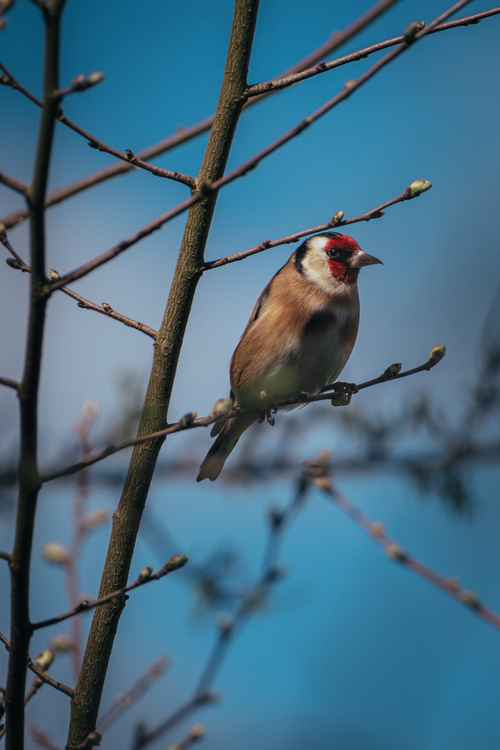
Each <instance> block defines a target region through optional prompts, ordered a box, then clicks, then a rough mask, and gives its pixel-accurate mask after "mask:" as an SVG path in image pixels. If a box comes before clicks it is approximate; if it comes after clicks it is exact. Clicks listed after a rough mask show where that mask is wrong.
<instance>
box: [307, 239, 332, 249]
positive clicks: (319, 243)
mask: <svg viewBox="0 0 500 750" xmlns="http://www.w3.org/2000/svg"><path fill="white" fill-rule="evenodd" d="M329 242H331V240H330V239H329V238H328V237H312V239H310V240H309V242H308V245H309V250H310V251H311V250H312V251H313V252H322V253H324V252H325V247H326V246H327V245H328V243H329Z"/></svg>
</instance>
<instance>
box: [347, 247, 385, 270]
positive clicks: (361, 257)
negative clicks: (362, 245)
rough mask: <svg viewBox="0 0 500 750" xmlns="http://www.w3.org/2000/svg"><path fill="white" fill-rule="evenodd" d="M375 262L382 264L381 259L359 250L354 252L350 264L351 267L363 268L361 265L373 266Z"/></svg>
mask: <svg viewBox="0 0 500 750" xmlns="http://www.w3.org/2000/svg"><path fill="white" fill-rule="evenodd" d="M376 263H381V264H382V265H383V263H382V261H381V260H379V259H378V258H376V257H375V256H374V255H369V254H368V253H365V251H364V250H361V251H360V252H359V253H356V255H355V256H354V258H353V259H352V260H351V263H350V266H351V268H363V266H374V265H375V264H376Z"/></svg>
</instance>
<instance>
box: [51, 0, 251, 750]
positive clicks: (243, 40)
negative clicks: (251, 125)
mask: <svg viewBox="0 0 500 750" xmlns="http://www.w3.org/2000/svg"><path fill="white" fill-rule="evenodd" d="M257 8H258V0H236V6H235V13H234V19H233V27H232V32H231V39H230V42H229V50H228V54H227V62H226V69H225V73H224V80H223V84H222V89H221V94H220V98H219V103H218V107H217V114H216V117H215V120H214V123H213V127H212V131H211V136H210V140H209V142H208V145H207V149H206V152H205V157H204V161H203V165H202V168H201V171H200V174H199V178H198V181H197V183H199V182H212V181H215V180H218V179H220V177H221V176H222V175H223V173H224V169H225V167H226V163H227V159H228V156H229V150H230V147H231V143H232V141H233V137H234V132H235V129H236V125H237V122H238V119H239V116H240V114H241V109H242V95H243V93H244V91H245V89H246V87H247V71H248V64H249V60H250V52H251V48H252V42H253V36H254V30H255V22H256V17H257ZM216 200H217V196H216V194H215V193H211V194H210V195H208V196H207V195H203V196H202V197H201V198H200V199H199V201H197V205H196V206H194V203H193V206H192V210H191V211H190V212H189V216H188V220H187V223H186V227H185V230H184V237H183V241H182V245H181V249H180V253H179V258H178V261H177V266H176V269H175V273H174V278H173V281H172V286H171V288H170V293H169V297H168V301H167V305H166V308H165V313H164V317H163V321H162V324H161V327H160V330H159V333H158V337H157V339H156V342H155V350H154V357H153V364H152V369H151V375H150V379H149V385H148V390H147V393H146V397H145V402H144V408H143V412H142V415H141V419H140V422H139V430H138V434H139V435H143V434H146V433H150V432H152V431H155V430H158V429H159V428H161V427H162V426H163V424H164V423H165V415H166V414H167V410H168V406H169V402H170V394H171V391H172V386H173V382H174V378H175V373H176V369H177V362H178V358H179V353H180V349H181V346H182V340H183V336H184V331H185V329H186V326H187V322H188V318H189V313H190V310H191V304H192V300H193V297H194V293H195V290H196V286H197V283H198V280H199V278H200V271H199V269H200V267H201V265H202V264H203V260H204V249H205V244H206V240H207V235H208V231H209V228H210V224H211V221H212V217H213V212H214V209H215V204H216ZM61 282H62V279H61ZM61 282H60V285H61V286H63V285H64V284H63V283H61ZM163 440H164V436H163V437H161V438H158V439H156V440H154V441H152V442H150V443H148V444H147V445H136V446H135V449H134V452H133V454H132V457H131V460H130V465H129V471H128V475H127V479H126V482H125V486H124V488H123V492H122V496H121V498H120V503H119V506H118V509H117V512H116V513H115V514H114V517H113V528H112V532H111V539H110V542H109V546H108V552H107V557H106V562H105V565H104V571H103V575H102V579H101V589H100V596H101V597H102V596H106V595H107V594H109V593H110V592H112V591H116V590H117V589H120V588H122V587H123V586H124V585H125V584H126V582H127V577H128V572H129V568H130V563H131V559H132V555H133V551H134V545H135V541H136V538H137V533H138V530H139V524H140V521H141V517H142V512H143V510H144V506H145V502H146V498H147V494H148V490H149V485H150V482H151V479H152V476H153V472H154V469H155V466H156V460H157V457H158V454H159V451H160V448H161V446H162V444H163ZM120 610H121V607H120V603H119V602H113V603H112V604H110V606H109V607H105V608H98V609H97V610H96V611H95V613H94V617H93V621H92V626H91V630H90V635H89V639H88V642H87V649H86V653H85V658H84V661H83V665H82V670H81V673H80V679H79V681H78V685H77V688H76V691H75V700H74V701H73V704H72V711H71V723H70V729H69V737H68V748H69V750H73V748H75V747H77V746H78V745H79V744H80V743H81V742H82V741H83V740H84V739H85V737H86V736H87V735H88V734H89V732H91V731H92V730H93V729H94V728H95V723H96V719H97V714H98V710H99V703H100V700H101V694H102V688H103V684H104V679H105V676H106V670H107V666H108V661H109V657H110V655H111V651H112V648H113V643H114V638H115V634H116V630H117V627H118V622H119V619H120V614H121V611H120Z"/></svg>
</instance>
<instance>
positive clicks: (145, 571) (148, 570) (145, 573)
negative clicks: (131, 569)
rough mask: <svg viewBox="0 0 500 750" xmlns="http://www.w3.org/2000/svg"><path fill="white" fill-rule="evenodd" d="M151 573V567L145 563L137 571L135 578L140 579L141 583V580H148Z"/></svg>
mask: <svg viewBox="0 0 500 750" xmlns="http://www.w3.org/2000/svg"><path fill="white" fill-rule="evenodd" d="M152 573H153V568H151V567H150V566H149V565H146V566H145V567H144V568H143V569H142V570H141V572H140V573H139V576H138V579H137V580H138V581H140V582H141V583H142V582H143V581H148V580H149V579H150V578H151V575H152Z"/></svg>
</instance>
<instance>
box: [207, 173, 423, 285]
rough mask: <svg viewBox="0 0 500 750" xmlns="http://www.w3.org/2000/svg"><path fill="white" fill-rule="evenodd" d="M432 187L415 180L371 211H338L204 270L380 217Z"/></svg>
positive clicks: (219, 260)
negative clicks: (356, 213) (348, 213)
mask: <svg viewBox="0 0 500 750" xmlns="http://www.w3.org/2000/svg"><path fill="white" fill-rule="evenodd" d="M431 187H432V184H431V183H430V182H429V180H414V182H412V183H411V185H410V186H409V187H407V188H406V190H404V191H403V192H402V193H401V195H398V196H397V197H396V198H392V199H391V200H388V201H385V202H384V203H381V204H380V205H379V206H376V207H375V208H372V209H371V210H370V211H366V212H365V213H363V214H360V215H359V216H354V217H353V218H352V219H344V212H343V211H337V212H336V213H335V215H334V216H333V217H332V218H331V219H330V221H328V222H326V223H325V224H318V225H317V226H314V227H309V228H308V229H301V230H300V231H299V232H294V233H293V234H288V235H286V236H285V237H280V238H279V239H277V240H264V241H263V242H260V243H259V244H258V245H255V246H254V247H250V248H249V249H248V250H242V251H241V252H239V253H232V254H231V255H226V256H225V257H224V258H217V259H216V260H212V261H210V260H209V261H207V262H206V263H205V265H204V266H203V270H204V271H210V270H212V269H213V268H220V267H221V266H227V265H228V264H229V263H236V262H237V261H240V260H244V259H245V258H248V257H249V256H251V255H257V254H258V253H263V252H264V251H265V250H270V249H271V248H273V247H279V245H290V244H292V243H293V242H297V240H300V239H302V237H307V236H309V235H311V234H316V233H317V232H326V231H328V230H329V229H335V228H338V227H345V226H348V225H349V224H359V223H360V222H362V221H372V220H373V219H380V218H382V216H383V215H384V212H385V210H386V209H387V208H390V207H391V206H396V205H397V204H398V203H403V202H405V201H409V200H413V198H417V197H418V196H419V195H421V194H422V193H423V192H425V191H426V190H429V188H431Z"/></svg>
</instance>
